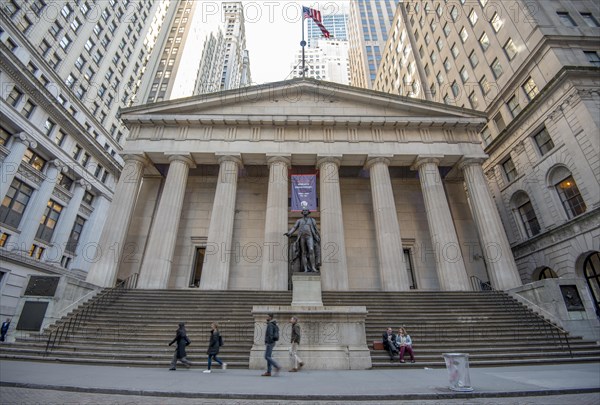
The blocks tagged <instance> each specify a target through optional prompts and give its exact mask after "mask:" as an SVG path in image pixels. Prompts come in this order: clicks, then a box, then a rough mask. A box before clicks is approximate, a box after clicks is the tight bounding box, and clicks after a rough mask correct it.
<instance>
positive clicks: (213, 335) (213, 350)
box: [203, 322, 227, 373]
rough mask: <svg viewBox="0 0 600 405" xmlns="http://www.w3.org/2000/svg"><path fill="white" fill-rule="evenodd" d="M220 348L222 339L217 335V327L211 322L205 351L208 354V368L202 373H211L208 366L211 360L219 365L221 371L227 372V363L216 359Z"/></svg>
mask: <svg viewBox="0 0 600 405" xmlns="http://www.w3.org/2000/svg"><path fill="white" fill-rule="evenodd" d="M221 346H223V337H222V336H221V334H220V333H219V325H217V324H216V323H214V322H213V323H211V324H210V340H209V342H208V350H207V351H206V354H208V367H207V368H206V370H204V371H203V373H210V372H211V371H210V366H211V364H212V361H213V360H214V361H216V362H217V363H219V364H220V365H221V368H222V369H223V370H227V363H223V362H222V361H221V359H219V358H218V357H217V354H219V350H220V348H221Z"/></svg>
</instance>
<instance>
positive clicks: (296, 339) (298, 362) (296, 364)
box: [289, 316, 304, 373]
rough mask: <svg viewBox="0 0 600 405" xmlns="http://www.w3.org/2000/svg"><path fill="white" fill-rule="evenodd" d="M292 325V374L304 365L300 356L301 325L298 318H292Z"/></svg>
mask: <svg viewBox="0 0 600 405" xmlns="http://www.w3.org/2000/svg"><path fill="white" fill-rule="evenodd" d="M290 323H291V324H292V339H291V344H292V345H291V346H290V369H289V372H290V373H295V372H296V371H298V370H299V369H300V368H302V366H303V365H304V363H303V362H302V359H301V358H300V356H298V346H299V345H300V325H298V318H296V317H295V316H292V317H291V318H290Z"/></svg>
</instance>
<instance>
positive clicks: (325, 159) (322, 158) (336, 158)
mask: <svg viewBox="0 0 600 405" xmlns="http://www.w3.org/2000/svg"><path fill="white" fill-rule="evenodd" d="M323 163H333V164H335V165H336V166H337V167H340V165H341V164H342V155H317V167H321V165H322V164H323Z"/></svg>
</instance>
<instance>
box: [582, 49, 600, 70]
mask: <svg viewBox="0 0 600 405" xmlns="http://www.w3.org/2000/svg"><path fill="white" fill-rule="evenodd" d="M583 53H584V54H585V56H586V58H587V60H588V62H590V63H591V64H592V65H594V66H600V56H598V52H594V51H583Z"/></svg>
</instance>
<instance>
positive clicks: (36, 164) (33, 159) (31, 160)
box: [22, 149, 46, 172]
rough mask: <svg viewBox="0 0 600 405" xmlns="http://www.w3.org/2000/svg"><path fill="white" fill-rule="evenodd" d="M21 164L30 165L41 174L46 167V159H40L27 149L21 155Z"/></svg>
mask: <svg viewBox="0 0 600 405" xmlns="http://www.w3.org/2000/svg"><path fill="white" fill-rule="evenodd" d="M22 160H23V162H26V163H28V164H30V165H31V166H32V167H33V168H34V169H35V170H37V171H39V172H42V171H43V170H44V167H46V159H44V158H42V157H40V156H39V155H38V154H37V153H35V152H34V151H32V150H31V149H27V150H26V151H25V154H24V155H23V159H22Z"/></svg>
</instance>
